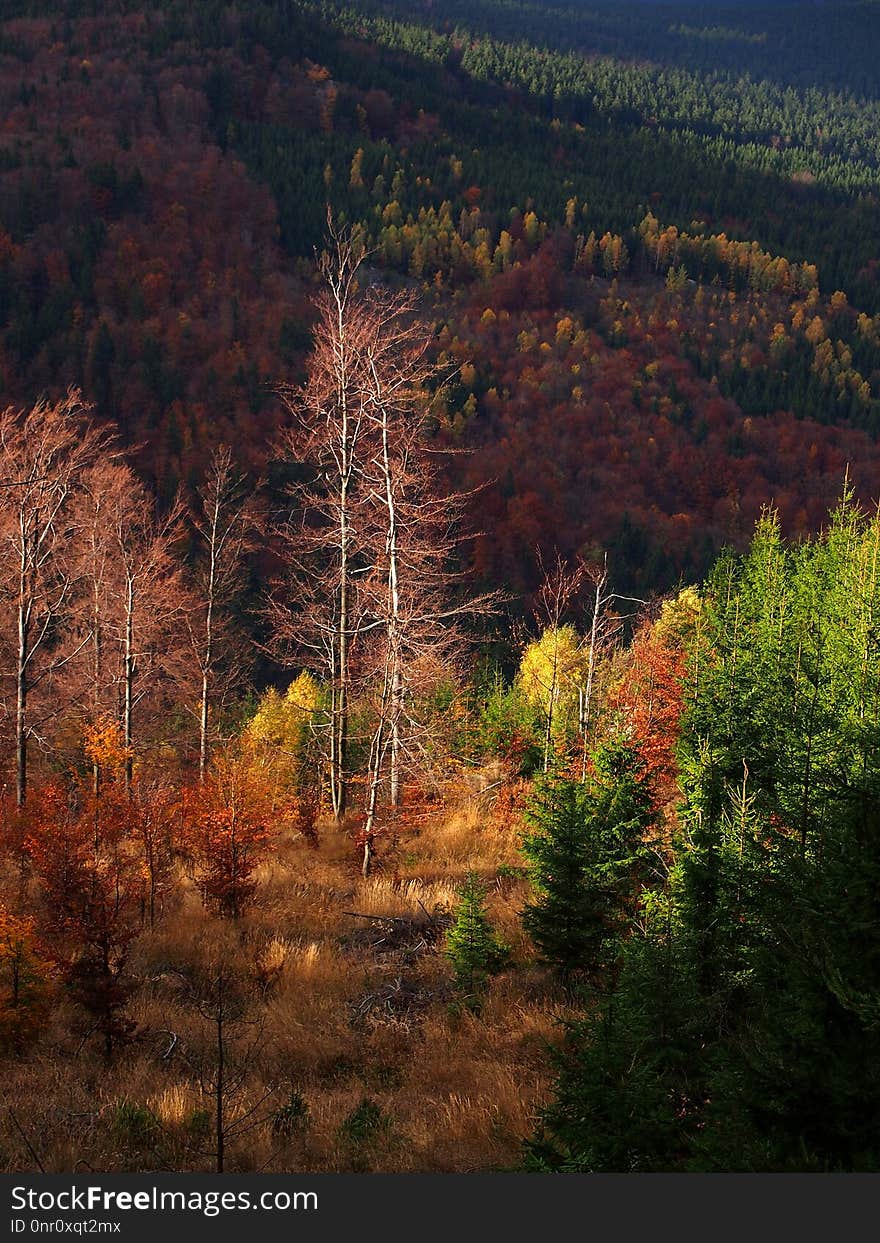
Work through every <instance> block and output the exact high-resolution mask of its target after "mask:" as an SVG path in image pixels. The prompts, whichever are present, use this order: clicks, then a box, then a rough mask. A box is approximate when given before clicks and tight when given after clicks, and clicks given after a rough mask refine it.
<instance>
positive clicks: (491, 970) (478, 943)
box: [446, 872, 508, 1004]
mask: <svg viewBox="0 0 880 1243" xmlns="http://www.w3.org/2000/svg"><path fill="white" fill-rule="evenodd" d="M458 894H459V903H458V907H457V909H456V912H455V920H454V922H453V923H452V926H451V927H450V928H449V931H448V932H447V933H446V957H447V958H448V959H449V961H450V962H451V963H452V968H453V971H454V972H455V983H456V986H457V987H458V989H459V990H460V991H461V993H462V994H463V995H464V997H465V998H466V999H467V1000H468V1001H469V1002H470V1003H471V1004H476V1002H477V1000H478V998H479V995H480V993H481V992H482V991H483V989H484V988H485V986H486V982H487V980H488V977H489V976H490V975H494V974H495V973H496V972H497V971H500V970H501V969H502V968H503V967H504V965H505V963H506V962H507V958H508V949H507V946H506V945H504V943H503V942H502V941H501V940H500V939H499V938H498V937H497V936H496V934H495V931H494V929H493V928H492V924H491V923H490V921H489V916H488V913H487V910H486V888H485V886H484V885H483V883H482V882H481V881H480V879H479V877H478V876H477V875H476V874H475V873H474V872H468V874H467V876H466V877H465V880H464V884H463V885H462V886H461V888H460V889H459V891H458Z"/></svg>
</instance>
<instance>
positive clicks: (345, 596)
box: [269, 222, 371, 820]
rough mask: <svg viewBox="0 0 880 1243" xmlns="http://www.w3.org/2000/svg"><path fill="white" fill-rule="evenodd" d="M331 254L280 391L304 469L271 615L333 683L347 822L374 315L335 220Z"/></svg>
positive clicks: (278, 632)
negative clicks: (303, 378) (300, 364)
mask: <svg viewBox="0 0 880 1243" xmlns="http://www.w3.org/2000/svg"><path fill="white" fill-rule="evenodd" d="M329 227H330V237H329V248H328V251H327V252H326V253H325V254H324V255H323V256H322V257H321V259H320V261H319V270H320V274H321V278H322V291H321V293H320V295H319V296H318V298H317V299H316V309H317V323H316V327H315V344H314V348H313V350H312V354H311V356H310V359H309V364H308V380H307V382H306V384H305V385H304V386H303V387H302V388H298V389H294V388H290V387H282V388H280V389H279V393H280V395H281V397H282V399H283V400H284V402H285V405H286V406H287V409H288V412H289V413H290V416H291V425H290V426H289V427H288V429H287V430H286V431H285V432H284V434H283V435H282V438H281V446H280V448H281V453H282V455H283V456H285V457H287V458H288V459H290V460H292V461H294V462H298V463H302V464H305V467H306V470H307V472H308V474H307V477H306V478H305V479H303V480H300V481H299V482H297V483H295V484H294V485H292V487H291V489H290V491H291V502H292V505H291V509H292V515H291V517H290V519H289V520H288V521H286V522H285V523H283V524H282V526H281V528H280V531H279V534H280V536H281V542H282V546H283V549H284V555H285V561H286V566H287V574H288V579H287V581H285V582H283V583H281V584H278V585H277V587H276V590H275V591H273V594H272V597H271V600H270V604H269V615H270V618H271V621H272V625H273V630H274V648H275V651H276V652H277V653H278V654H279V655H280V656H281V657H282V659H287V660H288V661H289V662H290V663H296V662H297V661H299V662H300V663H302V664H306V665H308V666H310V667H311V668H313V669H314V670H316V671H317V672H318V673H319V675H320V676H321V677H322V678H323V679H324V680H325V682H326V684H327V686H328V689H329V695H330V706H329V748H328V749H329V764H328V771H329V786H330V799H331V805H332V808H333V814H334V816H335V817H336V818H337V819H338V820H341V819H342V818H343V817H344V816H345V811H346V806H347V802H348V785H349V776H350V774H349V715H350V698H351V682H352V650H353V646H354V643H355V641H356V639H357V636H358V634H359V630H360V621H359V613H358V599H357V580H358V575H359V572H360V565H359V558H360V553H361V546H362V545H361V541H362V530H361V527H362V523H361V516H362V509H363V505H362V495H361V490H360V487H359V483H360V476H361V473H362V472H361V455H362V451H363V445H362V438H363V436H364V432H365V428H366V419H365V411H364V399H363V392H362V385H360V386H359V384H358V380H357V375H358V371H359V368H361V367H362V353H363V345H364V341H365V339H366V338H368V337H369V335H370V328H371V317H370V313H369V308H368V306H367V304H366V302H365V300H364V299H363V297H362V296H360V294H359V290H358V284H357V271H358V268H359V266H360V264H361V262H362V260H363V257H364V251H363V247H362V246H361V245H360V243H359V242H358V241H357V240H356V239H355V238H354V237H353V236H352V235H351V234H349V233H343V232H339V231H337V230H336V229H335V228H334V226H333V224H332V222H330V226H329Z"/></svg>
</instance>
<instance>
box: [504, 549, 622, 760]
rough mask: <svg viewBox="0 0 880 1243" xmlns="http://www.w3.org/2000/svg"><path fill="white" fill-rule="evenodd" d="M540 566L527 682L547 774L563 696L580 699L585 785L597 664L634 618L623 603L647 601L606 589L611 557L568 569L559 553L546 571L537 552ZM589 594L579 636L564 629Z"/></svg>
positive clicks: (577, 563)
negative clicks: (540, 715) (539, 720)
mask: <svg viewBox="0 0 880 1243" xmlns="http://www.w3.org/2000/svg"><path fill="white" fill-rule="evenodd" d="M537 560H538V566H539V568H540V570H541V572H542V575H543V577H542V581H541V586H540V587H539V589H538V592H537V596H536V602H535V609H534V621H535V624H536V627H537V631H538V638H537V639H532V640H526V642H527V644H528V646H527V648H526V652H527V654H528V653H531V654H532V659H531V660H530V661H529V663H528V674H529V680H530V681H531V682H532V683H533V684H534V685H535V686H536V688H537V689H538V690H540V692H541V698H542V705H543V712H544V744H543V751H544V764H543V766H544V771H545V772H546V771H547V770H548V768H549V767H550V761H551V757H552V754H553V733H554V729H555V728H556V725H557V720H558V713H559V711H560V706H561V703H562V696H563V691H564V690H566V689H567V690H568V691H569V692H570V693H571V692H576V694H577V732H578V737H579V739H580V751H581V781H585V780H586V775H587V760H588V755H589V734H590V727H591V719H592V711H593V701H594V696H595V687H596V676H597V670H598V667H599V662H600V660H601V658H602V656H603V655H606V654H607V653H608V652H609V651H610V650H611V649H612V647H613V646H614V644H615V642H616V641H617V639H618V638H619V636H620V633H621V631H622V629H623V624H624V621H625V620H626V618H627V617H629V616H632V614H631V613H630V614H622V613H620V612H618V610H617V607H616V606H617V603H618V602H619V601H626V602H630V603H635V604H644V601H643V600H636V599H634V598H633V597H629V596H622V595H620V594H618V593H617V592H613V591H610V590H609V589H608V563H607V557H603V559H602V561H601V563H594V564H589V563H587V562H585V561H583V560H582V559H580V558H578V559H577V560H576V561H575V562H574V564H573V565H571V566H569V565H568V564H567V563H566V562H565V561H564V560H563V558H562V556H561V555H560V553H559V552H557V553H556V554H555V558H554V561H553V563H552V564H551V566H550V567H549V568H545V566H544V562H543V558H542V557H541V554H540V551H539V552H538V553H537ZM587 591H589V603H588V605H587V608H588V609H589V612H588V613H587V617H588V624H587V627H586V632H585V633H584V634H581V633H580V632H579V630H577V629H576V628H575V627H574V626H573V625H571V624H570V623H566V618H573V617H574V616H575V615H577V614H580V613H581V611H582V608H583V604H582V601H583V597H584V596H585V594H586V593H587Z"/></svg>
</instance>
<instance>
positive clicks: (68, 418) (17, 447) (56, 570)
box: [0, 391, 105, 807]
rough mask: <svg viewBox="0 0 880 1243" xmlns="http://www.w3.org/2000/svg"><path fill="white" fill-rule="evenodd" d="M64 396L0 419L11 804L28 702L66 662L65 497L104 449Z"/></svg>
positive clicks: (22, 791) (1, 580) (23, 791)
mask: <svg viewBox="0 0 880 1243" xmlns="http://www.w3.org/2000/svg"><path fill="white" fill-rule="evenodd" d="M104 440H105V438H104V436H103V435H102V433H101V432H100V431H99V430H98V429H97V428H96V427H94V426H93V425H92V424H91V422H90V421H89V410H88V408H87V407H86V406H85V405H84V404H83V402H82V400H81V398H80V396H79V394H78V393H77V392H74V391H71V392H70V393H69V394H68V396H67V397H65V398H63V399H62V400H61V401H58V402H55V403H49V402H46V401H41V402H38V403H37V404H36V405H35V406H33V407H32V409H30V410H29V411H19V410H15V409H13V408H11V407H9V408H7V409H6V410H4V411H3V412H2V414H0V541H2V545H0V546H2V567H0V591H2V594H3V596H4V597H5V600H6V603H7V607H8V609H9V611H10V613H11V614H12V617H13V618H14V626H15V636H14V639H13V642H12V644H11V647H12V650H13V653H14V655H13V669H12V671H11V675H7V676H11V680H12V681H13V683H14V686H15V768H16V781H15V791H16V802H17V805H18V806H19V807H22V806H23V805H24V803H25V799H26V797H27V765H28V740H29V737H30V736H31V732H32V725H31V720H30V717H29V704H30V698H31V695H32V693H33V691H34V690H35V688H36V687H37V686H38V685H39V684H40V683H41V682H43V681H45V680H46V679H49V678H52V677H53V675H55V674H57V673H58V671H59V670H60V669H61V668H63V667H64V666H65V665H66V664H67V662H68V661H69V660H71V659H72V657H73V655H74V651H73V650H72V649H70V648H69V647H68V646H67V645H66V644H65V643H64V642H63V639H62V634H63V626H62V623H63V619H64V616H65V613H66V610H67V608H68V605H69V603H70V599H71V595H72V592H73V587H74V582H75V565H74V564H73V562H72V559H71V557H70V555H69V539H68V535H69V530H68V523H69V514H70V508H71V499H72V496H73V494H74V492H75V490H76V488H77V486H78V484H79V482H80V479H81V476H82V473H83V471H84V470H85V469H86V467H87V466H89V465H90V464H91V463H92V462H93V461H94V459H95V457H96V455H97V454H98V452H99V450H100V449H101V448H102V446H103V444H104Z"/></svg>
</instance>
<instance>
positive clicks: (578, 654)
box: [518, 626, 589, 762]
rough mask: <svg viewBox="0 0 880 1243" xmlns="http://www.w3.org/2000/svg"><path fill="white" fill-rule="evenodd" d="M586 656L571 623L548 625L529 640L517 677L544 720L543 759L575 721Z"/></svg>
mask: <svg viewBox="0 0 880 1243" xmlns="http://www.w3.org/2000/svg"><path fill="white" fill-rule="evenodd" d="M588 663H589V656H588V653H587V651H586V650H585V648H584V644H583V641H582V639H581V638H580V636H579V635H578V633H577V631H576V630H575V628H574V626H549V627H548V628H547V629H546V630H545V631H544V632H543V634H542V635H541V637H540V638H539V639H534V640H533V641H532V642H531V643H529V644H528V646H527V647H526V649H525V651H524V652H523V656H522V660H521V661H520V666H519V674H518V680H519V683H520V686H521V687H522V690H523V693H524V694H525V696H526V699H527V700H528V701H529V703H531V704H534V705H535V706H536V707H539V708H540V709H541V711H542V713H543V715H544V720H545V730H544V734H545V743H544V749H545V762H546V760H547V759H548V758H549V752H550V748H551V746H552V745H553V744H554V743H557V742H559V741H561V740H562V739H563V738H565V737H566V735H567V734H569V733H570V731H571V730H572V728H573V727H574V726H575V724H576V722H577V713H578V702H579V693H580V691H581V689H582V687H583V686H584V685H585V683H586V680H587V671H588Z"/></svg>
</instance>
